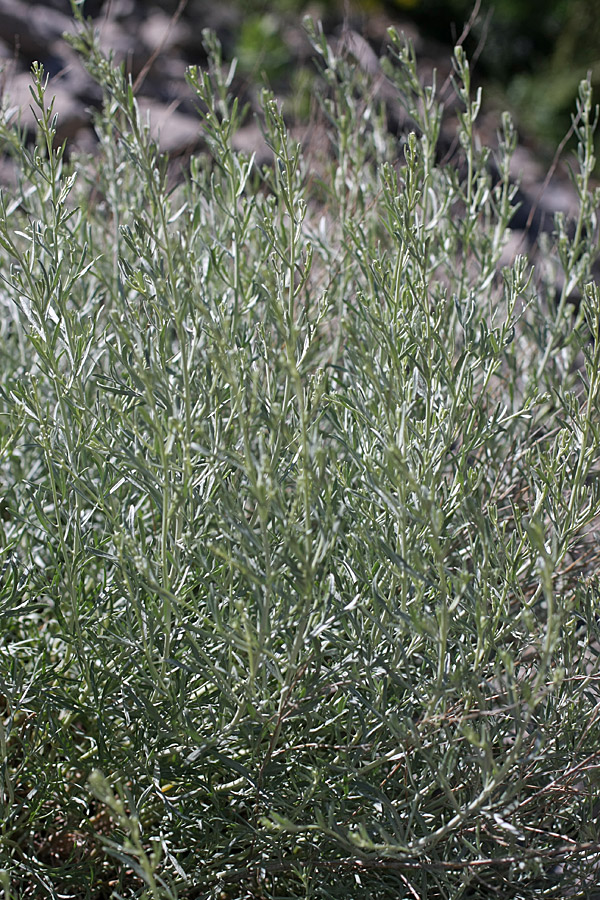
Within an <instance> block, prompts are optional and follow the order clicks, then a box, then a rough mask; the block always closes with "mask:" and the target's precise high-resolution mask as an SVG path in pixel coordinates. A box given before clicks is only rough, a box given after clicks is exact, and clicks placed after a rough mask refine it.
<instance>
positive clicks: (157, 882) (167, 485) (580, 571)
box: [0, 22, 600, 900]
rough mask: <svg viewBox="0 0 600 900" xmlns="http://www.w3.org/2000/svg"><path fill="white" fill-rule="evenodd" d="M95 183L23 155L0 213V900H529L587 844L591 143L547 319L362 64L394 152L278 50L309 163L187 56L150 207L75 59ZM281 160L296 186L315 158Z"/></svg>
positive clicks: (60, 163)
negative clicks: (174, 158) (256, 144)
mask: <svg viewBox="0 0 600 900" xmlns="http://www.w3.org/2000/svg"><path fill="white" fill-rule="evenodd" d="M80 27H81V31H80V34H79V36H78V37H76V38H75V39H74V44H75V46H76V47H77V48H78V50H79V51H80V53H81V54H82V57H83V58H84V60H85V62H86V65H87V66H88V68H89V70H90V71H91V72H92V73H93V75H94V76H95V78H96V79H97V81H98V83H99V84H100V85H101V86H102V88H103V91H104V98H105V99H104V107H103V110H102V112H101V113H100V114H98V116H97V120H96V128H97V133H98V138H99V147H98V156H97V157H96V158H93V159H77V160H75V159H73V160H71V161H70V162H69V163H67V161H66V159H65V155H64V148H63V147H61V148H58V149H56V148H55V147H54V130H55V121H54V117H53V110H52V103H51V101H49V98H48V97H47V95H46V92H45V89H44V83H45V82H44V73H43V71H42V70H41V69H40V68H39V67H34V71H33V102H34V104H35V108H36V110H37V114H38V122H39V133H38V137H37V143H36V145H35V147H33V148H28V146H27V144H26V142H25V140H24V137H23V135H22V134H21V133H20V131H19V130H18V129H16V128H14V127H12V126H10V125H9V124H7V122H6V121H5V119H3V120H2V122H1V124H0V139H1V141H2V145H3V148H4V150H5V151H6V152H10V153H11V154H12V155H13V157H14V159H15V160H16V161H17V162H18V165H19V171H20V178H19V183H18V185H17V187H16V189H15V190H14V192H12V193H9V192H4V193H3V194H2V199H1V204H0V276H1V278H2V282H1V287H0V303H1V304H2V312H3V315H2V317H1V320H0V328H1V330H2V353H3V365H2V368H1V370H0V447H1V449H2V456H1V457H0V465H1V469H2V484H3V490H4V500H5V515H4V517H3V518H2V520H1V521H0V539H1V540H0V554H1V557H2V558H1V560H0V562H1V564H2V579H1V581H0V616H1V617H2V625H3V628H2V633H1V638H0V692H1V697H2V700H1V703H2V706H1V710H0V758H1V761H2V769H1V772H2V785H1V786H2V790H1V793H0V803H1V811H2V833H1V835H0V867H1V869H2V871H1V872H0V883H1V885H2V887H3V890H4V892H5V894H6V896H7V897H9V896H11V897H12V896H15V897H17V896H18V897H23V898H25V897H36V898H37V897H48V898H59V897H61V898H64V897H69V898H77V900H79V898H83V897H89V898H94V900H95V898H98V900H100V898H104V897H115V898H118V897H127V898H133V897H144V898H146V900H150V898H152V900H156V898H180V900H188V898H189V900H191V898H198V897H202V898H217V897H218V898H220V900H223V898H242V897H253V898H255V897H264V898H267V897H273V898H274V897H289V898H292V897H305V898H335V897H339V898H342V897H343V898H347V897H352V896H359V895H360V896H368V897H373V898H382V900H383V898H397V897H398V896H406V895H411V896H415V895H418V896H421V897H423V898H430V900H431V898H447V897H451V898H457V900H458V898H476V897H483V896H486V895H487V893H489V891H490V890H494V891H495V892H496V894H497V895H498V896H501V897H505V898H507V900H508V898H511V900H514V898H515V897H524V898H529V897H531V898H534V897H539V896H540V895H543V896H547V897H557V898H558V897H560V898H563V897H564V896H566V895H569V894H570V892H571V891H572V892H574V893H573V895H577V894H576V892H579V895H583V894H584V893H585V891H586V890H587V887H588V885H589V884H590V883H592V881H591V880H595V868H596V865H597V862H598V858H599V854H600V847H599V846H598V844H597V838H596V831H597V808H596V807H597V796H596V783H597V779H596V777H595V774H594V773H595V771H596V768H597V765H598V746H600V745H599V737H600V735H599V734H598V722H597V715H596V710H597V702H598V677H599V673H598V646H599V641H600V628H599V624H598V579H597V575H596V574H595V569H596V564H597V558H596V557H597V552H596V541H595V539H594V534H595V529H596V528H597V518H598V514H599V513H600V489H599V483H600V482H599V481H598V461H597V447H598V442H599V439H600V422H599V412H600V409H599V391H600V344H598V334H599V331H600V294H599V292H598V288H597V286H596V285H595V283H594V282H593V279H592V276H591V267H592V265H593V263H594V261H595V259H596V256H597V230H596V219H595V216H596V212H595V210H596V208H597V205H598V200H599V199H600V198H599V197H598V196H597V194H593V193H591V192H590V174H591V171H592V169H593V165H594V158H593V119H594V110H593V106H592V99H591V88H590V84H589V82H587V81H584V82H583V83H582V84H581V86H580V89H579V99H578V112H579V123H578V138H579V141H580V147H581V149H580V153H579V172H578V174H577V175H576V176H575V181H576V185H577V188H578V191H579V196H580V210H581V211H580V216H579V219H578V220H577V222H576V223H575V229H574V232H573V235H572V236H569V235H570V234H571V232H570V231H568V230H567V228H566V225H565V223H564V222H563V221H562V220H560V219H558V220H557V226H556V246H555V247H550V248H548V251H547V252H548V256H549V260H551V261H552V262H553V264H554V266H555V268H556V269H558V270H560V271H561V272H562V282H561V283H562V284H563V285H564V286H563V287H562V288H561V292H560V295H559V299H558V303H551V301H553V300H554V296H553V294H554V290H555V285H554V284H553V283H551V284H548V285H546V283H545V282H544V281H543V279H542V278H541V277H540V278H538V277H537V276H536V275H535V273H533V272H532V270H531V267H530V265H529V264H528V261H527V259H526V258H524V257H522V256H517V257H516V258H515V259H514V261H513V262H512V263H511V264H509V265H506V266H504V267H503V266H502V258H503V251H504V248H505V244H506V241H507V238H508V222H509V221H510V219H511V216H512V212H513V205H512V204H513V198H514V193H515V186H514V185H512V184H511V181H510V178H509V164H510V159H511V156H512V154H513V152H514V150H515V147H516V138H515V131H514V128H513V125H512V122H511V120H510V118H509V117H508V116H505V117H504V119H503V123H502V133H501V135H500V143H499V150H498V153H497V158H496V164H497V167H498V170H499V172H500V179H499V181H498V183H497V184H495V186H493V185H492V182H491V178H490V175H489V171H488V162H489V152H490V151H489V150H481V149H479V148H478V146H477V143H476V141H475V138H474V122H475V120H476V118H477V115H478V112H479V108H480V102H481V96H480V94H479V93H476V94H474V93H473V91H472V88H471V74H470V70H469V65H468V62H467V59H466V56H465V55H464V53H463V52H462V51H461V49H460V48H458V49H457V50H456V52H455V56H454V65H455V77H456V90H457V93H458V98H459V100H460V102H461V105H462V114H461V117H460V130H459V134H458V139H459V143H460V147H461V152H462V153H463V156H464V166H463V167H461V170H460V171H463V170H464V174H463V175H462V176H461V175H459V170H458V169H456V168H453V167H442V166H440V165H439V164H438V163H437V162H436V142H437V138H438V134H439V128H440V121H441V114H442V111H441V109H440V107H439V105H438V101H437V99H436V95H435V90H434V88H433V87H430V86H425V87H424V86H422V85H421V84H420V82H419V80H418V77H417V74H416V67H415V60H414V54H413V53H412V51H411V48H410V47H409V46H407V45H406V44H405V43H404V41H403V39H402V38H401V37H400V36H399V35H398V34H396V33H395V32H393V33H391V35H390V38H391V41H392V53H391V57H392V58H391V60H389V61H388V62H387V63H386V72H387V75H388V77H389V78H390V79H391V80H392V82H393V83H395V85H396V87H397V89H398V93H399V96H400V97H401V98H402V99H403V102H405V104H406V105H407V107H408V109H409V112H410V114H411V116H412V117H413V119H414V121H415V124H416V127H417V128H418V135H419V136H417V134H416V133H412V134H410V135H407V136H406V140H405V141H404V143H403V145H402V147H401V154H400V156H399V155H398V146H397V141H395V140H392V139H391V138H390V135H389V134H388V133H387V129H386V122H385V115H384V110H383V109H382V108H377V107H375V106H374V104H373V100H372V92H371V90H370V87H371V86H370V85H369V82H368V79H367V77H366V75H365V74H364V73H362V72H361V71H360V70H358V69H357V67H355V66H353V65H352V61H351V60H350V59H346V58H345V57H344V56H343V55H341V56H340V55H336V53H335V52H334V50H333V49H332V47H331V46H329V45H328V43H327V41H326V40H325V38H324V36H323V33H322V31H321V30H320V29H319V28H317V27H315V26H314V25H312V24H311V23H308V25H307V27H308V30H309V34H310V37H311V40H312V41H313V45H314V48H315V51H316V53H317V54H318V56H319V58H320V59H321V60H322V72H321V75H320V76H319V82H318V83H319V85H320V93H321V95H320V100H321V104H322V116H323V121H324V124H325V127H326V129H327V134H328V140H329V144H328V146H327V147H323V148H322V151H321V155H320V156H318V155H317V156H313V157H310V158H309V157H308V156H307V155H306V154H305V152H304V150H303V148H301V147H300V146H299V145H298V144H297V143H296V142H295V141H294V140H292V139H291V137H290V135H289V133H288V129H287V125H286V120H285V118H284V115H283V113H282V111H281V109H280V107H279V105H278V104H277V102H276V101H275V99H274V97H273V95H272V94H271V93H270V92H268V91H265V92H264V93H263V95H262V106H261V108H262V118H261V124H262V126H263V128H264V133H265V139H266V142H267V144H268V146H269V147H270V148H271V151H272V154H273V164H272V165H269V166H263V167H261V168H258V167H257V166H256V164H255V163H254V161H253V159H252V158H249V157H247V156H246V155H244V154H243V153H239V152H236V151H235V150H234V149H233V138H234V135H235V133H236V130H237V129H238V128H239V127H241V125H243V124H244V116H245V111H244V110H242V109H241V107H240V106H239V104H238V103H237V100H236V99H235V97H234V96H232V78H233V72H234V69H233V67H228V66H226V65H224V63H223V59H222V57H221V49H220V46H219V44H218V42H217V41H216V39H215V38H214V36H213V35H211V34H210V33H208V32H207V33H206V34H205V42H206V50H207V54H208V65H207V69H206V71H200V70H198V69H192V70H191V71H190V73H189V82H190V85H191V86H192V87H193V89H194V91H195V93H196V96H197V98H198V104H199V108H200V114H201V117H202V123H203V129H204V134H205V137H206V142H207V149H206V153H205V154H203V155H201V156H198V157H196V158H194V159H192V160H191V162H190V170H189V176H188V177H187V179H186V182H185V184H183V185H180V186H179V187H177V188H175V189H172V188H170V187H169V186H168V178H167V175H168V167H167V160H165V159H164V158H162V157H160V155H159V154H158V151H157V148H156V146H155V144H154V143H153V141H152V139H151V137H150V134H149V129H148V127H147V126H146V125H145V124H144V123H143V121H142V120H141V119H140V116H139V114H138V109H137V105H136V101H135V97H134V94H133V90H132V88H131V87H130V86H129V85H128V84H127V82H126V80H125V79H124V77H123V74H122V72H121V71H118V70H115V69H114V68H113V67H112V65H111V63H110V62H109V61H107V60H106V59H104V58H103V57H102V55H101V54H100V51H99V49H98V47H97V44H96V42H95V38H94V35H93V33H92V32H91V31H90V30H89V29H88V28H86V27H85V26H84V25H83V23H82V22H80ZM312 152H313V154H315V153H317V151H316V150H314V149H313V151H312Z"/></svg>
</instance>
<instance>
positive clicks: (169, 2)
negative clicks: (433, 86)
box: [0, 0, 576, 247]
mask: <svg viewBox="0 0 600 900" xmlns="http://www.w3.org/2000/svg"><path fill="white" fill-rule="evenodd" d="M242 8H243V5H242V4H241V3H227V2H224V3H220V4H219V3H214V2H213V0H187V3H186V2H185V0H181V2H179V3H177V2H176V0H166V2H163V3H156V4H154V3H151V2H145V0H87V2H86V4H85V12H86V14H87V15H89V16H91V17H92V18H93V20H94V24H95V26H96V27H97V28H98V30H99V34H100V40H101V44H102V47H103V48H104V49H105V50H106V52H109V51H110V52H112V53H113V54H114V58H115V60H116V61H117V62H122V61H124V62H125V65H126V67H127V70H128V71H129V72H130V74H131V77H132V79H133V81H134V85H135V90H136V95H137V99H138V102H139V105H140V108H141V110H142V111H143V112H144V113H147V114H148V116H149V119H150V122H151V127H152V130H153V132H154V134H155V136H156V137H157V139H158V141H159V144H160V147H161V148H162V149H163V150H164V151H167V152H168V153H169V154H170V155H171V156H172V157H173V158H179V159H181V160H183V161H185V159H186V158H187V157H188V156H189V154H190V153H193V152H195V151H197V150H199V149H200V148H201V147H202V145H203V136H202V131H201V127H200V124H199V119H198V116H197V114H196V112H195V110H194V102H193V96H192V91H191V89H190V87H189V86H188V85H187V83H186V80H185V71H186V67H187V66H188V65H190V64H198V65H202V64H203V62H204V59H205V57H204V52H203V49H202V34H201V32H202V29H203V28H205V27H211V28H213V29H215V30H216V32H217V34H218V36H219V38H220V39H221V42H222V43H223V47H224V52H225V56H227V55H228V53H230V52H231V51H232V50H233V48H234V47H235V45H236V34H238V33H239V29H240V27H241V25H242V22H243V12H242ZM331 9H332V4H326V5H325V6H324V7H321V8H319V7H318V6H316V7H315V10H314V12H315V15H316V16H319V15H322V14H323V11H324V10H325V11H326V12H327V13H328V14H327V15H326V16H325V17H324V19H325V21H324V28H325V30H326V33H329V34H330V35H331V37H332V39H333V40H345V41H346V43H347V45H348V49H349V50H350V52H352V54H353V56H354V57H355V59H356V61H357V64H358V65H362V66H363V67H365V68H367V69H369V70H370V71H372V72H373V73H374V74H375V75H376V76H377V74H378V54H379V53H380V51H381V49H382V47H383V44H384V42H385V33H386V27H387V26H388V25H389V24H394V25H396V26H398V27H400V28H404V29H405V30H407V31H408V33H409V34H410V36H411V38H412V39H413V41H414V43H415V46H416V49H417V52H418V56H419V59H420V63H421V65H422V68H423V70H424V72H427V71H428V70H431V69H432V68H433V67H436V68H437V69H438V72H439V75H440V77H439V79H438V83H441V82H442V81H443V80H444V78H445V77H446V75H447V74H448V72H449V66H450V62H449V60H450V48H449V47H442V46H438V45H436V44H433V43H432V42H431V41H428V40H426V39H425V38H424V37H423V35H421V34H419V33H418V32H417V31H416V30H415V27H414V25H412V24H411V23H410V22H409V21H402V20H397V21H394V22H391V21H390V20H389V19H388V18H386V17H385V16H384V15H382V14H377V15H369V16H366V15H363V16H356V17H355V18H352V17H351V18H350V21H349V22H348V21H347V22H346V26H347V27H346V29H345V30H344V29H343V28H342V27H341V21H340V17H339V15H337V16H336V15H335V14H333V13H331ZM348 26H349V27H348ZM73 27H74V26H73V22H72V17H71V15H70V4H69V2H68V0H46V2H45V3H41V2H40V3H35V2H32V0H2V3H1V5H0V63H1V65H2V75H1V81H0V87H1V89H2V94H3V105H4V108H5V109H7V111H8V115H9V116H10V117H12V118H16V117H17V116H20V118H21V122H22V124H23V125H25V126H26V127H27V128H29V129H31V128H32V126H34V119H33V112H32V110H31V109H30V100H31V98H30V93H29V85H30V84H31V74H30V67H31V64H32V62H33V61H34V60H37V61H39V62H41V63H42V64H43V65H44V69H45V71H46V72H47V73H48V76H49V79H50V89H51V93H52V94H53V95H55V98H56V100H55V110H56V112H57V113H58V116H59V118H58V140H60V141H62V140H64V139H68V140H69V144H70V145H71V146H77V147H80V148H83V149H86V150H93V147H94V143H95V138H94V132H93V128H92V125H91V113H90V110H92V109H94V108H96V107H98V106H99V105H100V101H101V97H100V92H99V90H98V88H97V86H96V85H95V83H94V82H93V80H92V79H91V77H90V76H89V75H88V74H87V73H86V72H85V70H84V68H83V66H82V65H81V62H80V61H79V58H78V57H77V54H76V53H75V52H74V51H73V50H72V49H71V48H70V47H69V45H68V43H67V42H66V41H65V40H64V39H63V34H64V33H65V32H70V31H72V30H73ZM342 35H343V36H342ZM282 36H283V39H284V41H285V44H286V45H287V47H288V49H289V52H290V55H291V57H292V58H293V59H294V60H295V62H296V63H297V65H298V66H302V65H305V64H307V63H309V57H310V55H311V52H312V51H311V47H310V44H309V43H308V40H307V39H306V37H305V35H304V32H303V29H302V26H301V24H300V22H294V21H293V20H291V19H290V20H288V21H287V23H286V24H285V26H282ZM378 84H379V90H380V91H381V92H382V93H383V94H384V96H386V91H387V92H388V96H387V101H388V107H389V109H390V111H391V115H390V121H391V122H393V123H394V127H395V128H399V129H402V124H403V118H402V116H403V114H402V111H401V109H400V107H399V104H397V103H395V101H394V99H393V97H392V96H390V92H389V86H388V85H387V84H386V82H385V79H383V78H382V77H381V78H379V81H378ZM281 88H282V91H283V93H284V94H285V90H286V86H285V85H282V86H281ZM240 89H244V88H243V85H241V87H240ZM394 104H395V105H394ZM497 123H498V115H497V113H495V112H494V111H488V112H484V114H483V116H482V117H481V119H480V139H481V141H482V142H483V143H486V144H492V145H493V143H494V141H495V131H496V127H497ZM237 141H238V146H239V148H240V149H244V150H247V151H251V152H256V153H257V155H258V159H259V160H260V159H261V157H264V158H265V159H267V158H268V149H267V148H266V146H265V144H264V141H263V140H262V135H261V132H260V129H259V128H258V126H257V125H248V126H246V127H245V128H244V129H242V131H241V132H240V133H239V135H238V137H237ZM442 141H443V142H444V141H445V143H446V144H447V145H448V146H451V144H452V118H451V117H450V118H449V120H448V122H447V123H446V126H445V131H444V133H443V135H442ZM545 174H546V172H545V168H544V166H543V165H542V164H541V163H540V162H539V161H538V159H536V156H535V155H534V153H532V152H531V151H530V150H527V149H525V148H523V147H521V148H519V150H518V152H517V154H516V157H515V177H519V178H520V180H521V184H522V191H521V194H520V196H519V200H520V201H521V204H522V205H521V209H520V211H519V213H518V214H517V215H516V216H515V219H514V221H513V225H514V239H515V247H517V246H521V247H522V246H523V244H524V239H525V238H527V243H529V245H531V242H532V240H535V238H536V236H537V234H538V233H539V230H540V229H544V230H547V229H550V228H551V227H552V225H551V222H552V217H551V214H552V213H553V212H555V211H557V210H562V211H563V212H565V213H566V214H567V215H571V214H573V212H574V210H575V209H576V195H575V191H574V189H573V187H572V185H571V183H570V181H569V179H568V178H567V176H566V175H565V173H564V171H563V170H561V168H560V167H559V168H558V169H557V172H556V173H555V174H554V176H553V178H552V179H550V181H549V182H547V183H546V181H545V180H544V179H545ZM12 177H14V173H13V172H12V171H11V169H10V162H9V161H8V160H7V159H6V158H3V157H2V156H1V152H0V184H1V183H4V184H7V183H9V182H10V181H11V179H12ZM526 226H528V231H527V234H525V227H526Z"/></svg>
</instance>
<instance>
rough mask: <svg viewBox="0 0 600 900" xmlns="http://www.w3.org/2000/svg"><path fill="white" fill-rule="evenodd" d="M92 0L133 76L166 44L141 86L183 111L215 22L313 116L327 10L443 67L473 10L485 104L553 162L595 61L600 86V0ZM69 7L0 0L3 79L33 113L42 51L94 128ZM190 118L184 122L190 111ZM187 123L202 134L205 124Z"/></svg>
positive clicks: (242, 82)
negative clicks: (189, 73)
mask: <svg viewBox="0 0 600 900" xmlns="http://www.w3.org/2000/svg"><path fill="white" fill-rule="evenodd" d="M83 9H84V11H85V14H86V15H88V16H90V17H92V18H93V19H94V22H95V24H96V23H97V25H98V28H99V30H100V32H101V34H102V40H103V43H104V46H105V49H106V50H107V51H114V54H115V59H116V60H117V61H124V62H125V65H126V67H127V69H128V71H129V72H130V73H131V75H132V77H133V78H134V79H135V78H137V77H138V76H139V74H140V72H141V71H142V70H143V69H144V66H145V65H146V64H147V62H148V60H149V59H150V58H151V57H152V56H153V54H155V58H154V60H153V63H152V65H151V67H150V69H149V70H148V71H147V72H146V74H145V75H144V78H143V85H142V84H140V85H139V89H140V92H141V95H145V96H146V98H147V102H148V104H154V106H155V107H156V104H160V103H162V104H165V105H166V106H168V107H169V108H170V109H171V110H173V109H175V106H173V104H176V109H177V112H178V114H181V115H182V114H187V115H191V114H192V113H193V109H192V107H191V100H190V97H189V94H188V92H187V89H186V86H185V66H186V65H187V64H190V63H191V64H200V65H202V63H203V50H202V37H201V32H202V29H203V28H206V27H210V28H213V29H215V30H216V32H217V34H218V36H219V38H220V40H221V41H222V44H223V48H224V56H225V58H226V59H231V58H233V57H234V56H236V57H237V58H238V60H239V65H238V72H237V80H236V87H237V89H239V90H241V91H242V92H243V91H244V90H246V91H247V90H248V88H249V86H250V85H256V84H257V83H258V81H259V80H260V79H265V80H266V81H267V83H268V84H269V86H270V87H271V88H272V89H273V90H274V91H275V93H276V94H277V95H278V96H280V97H282V98H285V109H286V112H287V114H288V115H289V116H291V117H295V118H296V119H302V117H303V116H305V115H307V112H308V109H309V107H310V99H311V95H312V85H313V80H314V77H315V66H314V61H313V58H312V55H311V51H310V47H309V45H308V41H307V40H306V38H305V36H304V33H303V29H302V17H303V16H304V15H310V16H311V17H312V18H313V19H320V20H321V21H322V22H323V27H324V30H325V32H326V34H328V35H331V36H332V37H335V35H336V34H337V35H339V33H340V29H341V27H342V25H343V23H346V24H347V25H348V26H349V27H350V28H352V29H353V30H354V31H355V32H358V33H359V34H360V35H362V36H363V37H364V38H365V39H366V40H367V41H368V43H369V45H370V48H371V50H372V51H373V53H374V54H376V55H377V56H379V55H380V54H381V53H383V51H384V49H385V44H386V28H387V27H388V26H389V25H395V26H397V27H398V28H401V29H405V30H406V31H407V32H408V34H409V35H410V36H411V37H412V38H413V40H414V42H415V46H416V48H417V53H418V56H419V58H420V59H422V60H425V62H426V65H425V71H428V70H430V69H431V67H433V66H437V67H438V68H439V69H440V71H441V74H442V78H443V77H445V75H446V73H447V72H448V70H449V65H450V58H451V52H452V46H453V44H454V43H455V41H456V40H457V39H458V37H459V36H461V35H462V34H463V31H464V26H465V23H466V22H469V21H470V23H471V25H470V28H469V31H468V35H467V37H466V38H465V40H464V46H465V49H466V51H467V54H468V56H469V59H470V60H471V62H472V69H473V72H474V80H475V82H476V83H478V84H482V85H483V87H484V109H495V110H502V109H509V110H510V111H511V112H512V114H513V116H514V118H515V121H516V123H517V126H518V129H519V132H520V139H521V141H522V142H523V141H524V142H525V143H526V144H527V145H528V147H529V148H530V149H531V150H532V151H533V152H534V153H535V154H536V156H537V157H538V158H539V159H540V160H541V161H542V162H546V161H547V160H549V159H551V158H552V156H553V154H554V151H555V149H556V147H557V145H558V143H559V142H560V140H561V139H562V138H563V137H564V135H565V134H566V132H567V131H568V129H569V126H570V124H571V116H572V114H573V112H574V110H575V97H576V93H577V87H578V84H579V81H580V80H581V79H582V78H585V76H586V74H587V73H588V72H591V77H592V82H593V84H594V87H595V92H596V96H600V0H162V2H158V0H85V2H84V4H83ZM70 10H71V6H70V2H69V0H45V2H36V0H0V63H1V64H2V71H3V76H2V78H3V81H2V85H1V86H2V87H3V88H4V87H5V86H6V85H8V84H9V82H11V83H10V89H11V91H12V94H13V95H14V98H15V102H16V104H17V105H19V106H21V107H22V108H23V109H24V110H25V113H24V115H25V117H27V108H28V106H29V91H28V78H29V67H30V65H31V62H32V61H33V60H34V59H36V60H39V61H41V62H42V63H43V64H44V66H45V68H46V71H47V72H48V73H49V75H50V77H51V79H53V82H52V85H53V89H56V90H57V91H58V93H59V95H60V96H58V97H57V109H58V110H59V113H60V115H61V121H62V127H63V130H64V133H65V136H68V137H72V136H73V135H74V134H76V133H77V132H78V131H79V129H80V128H83V126H84V113H83V109H84V107H85V108H86V109H89V108H90V107H93V106H94V104H96V103H98V102H99V100H98V96H97V95H96V94H95V93H94V88H93V86H92V85H91V84H90V83H89V81H86V80H85V79H84V77H83V73H82V72H81V68H79V69H78V68H77V62H76V61H74V60H73V57H72V55H71V54H70V53H69V50H68V48H67V47H66V45H65V44H64V42H62V43H61V35H62V32H63V31H64V30H65V28H68V27H69V26H70V25H71V23H70V17H71V16H70ZM373 58H374V57H373ZM159 112H160V110H159ZM69 117H70V118H71V123H72V124H69ZM179 124H180V125H181V127H182V129H183V130H184V131H185V128H184V123H183V120H180V122H179ZM173 127H175V125H174V126H173ZM187 127H188V131H189V134H190V135H191V134H192V128H193V127H194V126H193V125H192V123H191V122H190V123H188V126H187ZM173 134H174V132H173ZM167 149H168V148H167Z"/></svg>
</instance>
